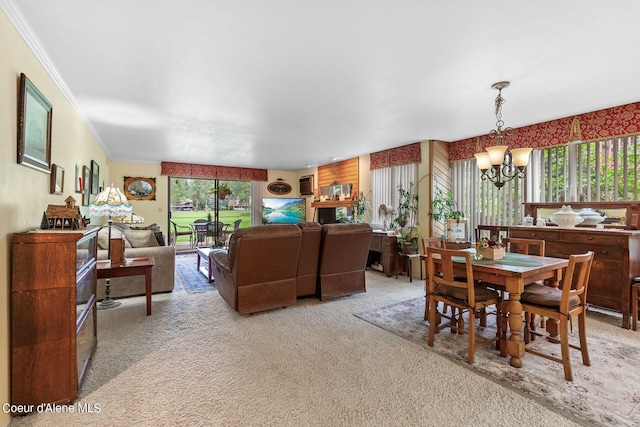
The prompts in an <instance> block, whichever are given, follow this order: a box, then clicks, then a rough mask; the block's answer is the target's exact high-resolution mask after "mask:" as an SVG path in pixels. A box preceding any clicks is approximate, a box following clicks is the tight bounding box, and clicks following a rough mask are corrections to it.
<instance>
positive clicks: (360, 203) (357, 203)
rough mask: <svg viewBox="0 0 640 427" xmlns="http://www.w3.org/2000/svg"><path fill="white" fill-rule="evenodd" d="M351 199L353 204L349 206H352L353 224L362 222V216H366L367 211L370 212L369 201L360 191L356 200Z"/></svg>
mask: <svg viewBox="0 0 640 427" xmlns="http://www.w3.org/2000/svg"><path fill="white" fill-rule="evenodd" d="M353 199H354V200H353V203H352V204H351V206H353V222H356V223H361V222H364V216H365V215H366V214H367V211H370V210H371V201H370V200H368V199H367V198H366V196H365V195H364V193H363V192H362V191H361V192H360V194H359V195H358V197H357V198H353Z"/></svg>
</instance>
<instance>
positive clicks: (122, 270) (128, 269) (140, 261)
mask: <svg viewBox="0 0 640 427" xmlns="http://www.w3.org/2000/svg"><path fill="white" fill-rule="evenodd" d="M153 266H154V261H153V257H151V256H150V257H140V258H127V263H126V265H124V266H121V267H120V266H113V267H112V266H111V261H110V260H108V259H107V260H100V261H98V263H97V265H96V269H97V274H98V279H110V278H113V277H126V276H137V275H139V274H144V284H145V291H146V294H147V316H149V315H150V314H151V269H152V268H153Z"/></svg>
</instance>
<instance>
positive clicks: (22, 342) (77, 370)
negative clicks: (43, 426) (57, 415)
mask: <svg viewBox="0 0 640 427" xmlns="http://www.w3.org/2000/svg"><path fill="white" fill-rule="evenodd" d="M97 232H98V229H97V228H95V229H91V230H78V231H75V230H73V231H72V230H65V231H49V230H34V231H30V232H25V233H15V234H14V235H13V240H12V257H11V267H12V272H11V403H12V404H14V405H38V404H40V403H68V402H71V401H73V400H74V399H75V398H76V397H77V395H78V390H79V388H80V385H81V384H82V380H83V378H84V375H85V373H86V372H87V367H88V366H89V362H90V359H91V357H92V356H93V353H94V351H95V348H96V345H97V337H96V328H97V326H96V250H97Z"/></svg>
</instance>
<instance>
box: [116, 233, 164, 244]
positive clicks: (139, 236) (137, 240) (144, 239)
mask: <svg viewBox="0 0 640 427" xmlns="http://www.w3.org/2000/svg"><path fill="white" fill-rule="evenodd" d="M124 236H125V237H126V238H127V240H128V241H129V242H130V243H131V246H132V247H134V248H148V247H153V246H160V245H158V241H157V240H156V236H154V234H153V232H152V231H151V230H124Z"/></svg>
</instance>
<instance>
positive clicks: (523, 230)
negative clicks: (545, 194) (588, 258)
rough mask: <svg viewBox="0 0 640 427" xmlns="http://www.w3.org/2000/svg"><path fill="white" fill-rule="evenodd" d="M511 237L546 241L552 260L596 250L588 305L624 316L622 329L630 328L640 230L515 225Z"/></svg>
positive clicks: (639, 256) (639, 271)
mask: <svg viewBox="0 0 640 427" xmlns="http://www.w3.org/2000/svg"><path fill="white" fill-rule="evenodd" d="M509 236H510V237H520V238H528V239H542V240H544V241H545V255H548V256H551V257H557V258H569V255H571V254H579V253H585V252H587V251H593V252H594V258H593V264H592V266H591V276H590V278H589V288H588V291H587V302H588V303H589V304H593V305H595V306H599V307H604V308H607V309H611V310H615V311H618V312H620V313H622V327H623V328H629V325H630V321H629V315H630V307H631V305H630V304H631V283H632V282H633V279H634V278H635V277H638V276H640V231H635V230H622V229H619V230H613V229H603V230H597V229H595V228H586V227H575V228H560V227H514V226H511V227H509Z"/></svg>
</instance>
